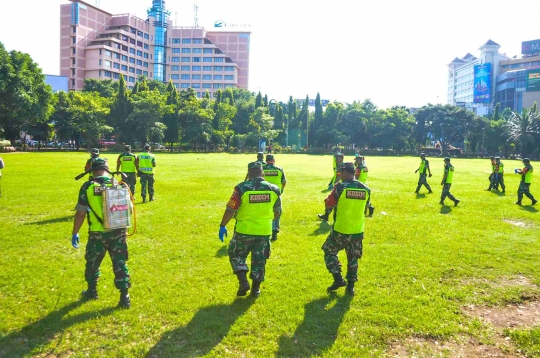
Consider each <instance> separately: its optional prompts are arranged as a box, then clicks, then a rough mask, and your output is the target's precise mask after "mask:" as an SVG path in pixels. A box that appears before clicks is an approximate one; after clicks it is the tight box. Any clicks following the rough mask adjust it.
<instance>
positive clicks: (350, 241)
mask: <svg viewBox="0 0 540 358" xmlns="http://www.w3.org/2000/svg"><path fill="white" fill-rule="evenodd" d="M340 171H341V182H340V183H338V184H337V185H336V186H335V187H334V189H333V190H332V192H331V193H330V195H328V197H327V198H326V200H325V203H326V207H327V208H334V224H333V225H332V229H331V230H330V234H329V235H328V237H327V238H326V241H325V242H324V244H323V246H322V250H323V251H324V262H325V265H326V268H327V269H328V271H329V272H330V273H331V274H332V276H333V277H334V282H333V283H332V285H330V287H328V289H327V291H328V292H330V291H335V290H337V289H339V288H340V287H344V286H347V289H346V292H347V293H348V294H349V295H351V296H354V284H355V282H356V281H358V260H359V259H360V258H361V257H362V240H363V239H364V223H365V219H366V210H367V208H368V207H369V199H370V195H371V192H370V190H369V188H368V187H367V186H366V185H364V184H362V183H360V182H359V181H358V180H356V179H354V174H355V171H356V169H355V167H354V164H353V163H343V164H342V166H341V167H340ZM341 250H345V252H346V253H347V275H346V278H347V282H345V280H344V279H343V276H342V275H341V263H340V262H339V258H338V253H339V252H340V251H341Z"/></svg>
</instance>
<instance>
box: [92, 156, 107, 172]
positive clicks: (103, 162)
mask: <svg viewBox="0 0 540 358" xmlns="http://www.w3.org/2000/svg"><path fill="white" fill-rule="evenodd" d="M99 169H105V170H106V171H109V164H108V163H107V159H103V158H97V159H96V160H94V161H93V162H92V170H99Z"/></svg>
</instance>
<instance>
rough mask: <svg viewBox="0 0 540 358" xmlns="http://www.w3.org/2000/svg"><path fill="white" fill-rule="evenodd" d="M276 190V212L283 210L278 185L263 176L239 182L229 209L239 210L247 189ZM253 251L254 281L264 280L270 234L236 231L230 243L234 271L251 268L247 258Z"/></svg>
mask: <svg viewBox="0 0 540 358" xmlns="http://www.w3.org/2000/svg"><path fill="white" fill-rule="evenodd" d="M268 190H271V191H274V192H275V193H276V194H277V195H278V199H277V200H276V202H275V204H274V212H277V211H279V212H281V199H280V197H279V196H280V195H281V193H280V190H279V188H278V187H277V186H275V185H273V184H270V183H268V182H267V181H265V180H264V179H263V178H255V179H251V180H248V181H245V182H243V183H240V184H238V185H237V186H236V187H235V188H234V192H233V194H232V196H231V199H230V200H229V202H228V203H227V210H231V211H238V209H239V208H240V205H242V196H243V195H244V193H245V192H247V191H268ZM250 252H251V274H250V277H251V279H252V280H254V281H264V276H265V267H266V260H267V259H268V258H269V257H270V235H267V236H258V235H247V234H242V233H239V232H236V227H235V232H234V235H233V238H232V239H231V242H230V243H229V261H230V263H231V267H232V270H233V273H235V274H237V273H239V272H247V271H249V268H248V266H247V264H246V258H247V256H248V254H249V253H250Z"/></svg>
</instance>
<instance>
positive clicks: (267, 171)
mask: <svg viewBox="0 0 540 358" xmlns="http://www.w3.org/2000/svg"><path fill="white" fill-rule="evenodd" d="M263 173H264V180H265V181H267V182H269V183H270V184H274V185H276V186H277V187H278V188H279V191H281V190H283V184H282V183H281V180H282V179H283V172H282V171H281V170H279V169H278V168H276V167H275V166H273V165H272V166H269V165H266V166H265V167H264V168H263Z"/></svg>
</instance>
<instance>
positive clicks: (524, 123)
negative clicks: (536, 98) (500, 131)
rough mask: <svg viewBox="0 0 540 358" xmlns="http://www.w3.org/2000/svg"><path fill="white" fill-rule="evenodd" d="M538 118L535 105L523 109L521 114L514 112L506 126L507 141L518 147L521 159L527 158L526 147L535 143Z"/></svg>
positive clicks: (539, 124) (538, 127)
mask: <svg viewBox="0 0 540 358" xmlns="http://www.w3.org/2000/svg"><path fill="white" fill-rule="evenodd" d="M539 118H540V113H539V112H538V111H537V110H536V103H535V104H534V105H533V106H532V107H531V108H529V109H526V108H524V109H523V110H522V111H521V114H519V113H515V112H514V113H513V114H512V117H510V120H509V121H508V123H507V125H506V129H507V133H508V141H510V142H512V143H514V144H516V145H519V146H520V148H521V157H522V158H525V157H526V156H527V153H528V150H527V149H528V146H529V145H533V144H534V143H535V137H536V136H537V135H538V133H539V131H540V123H539Z"/></svg>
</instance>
